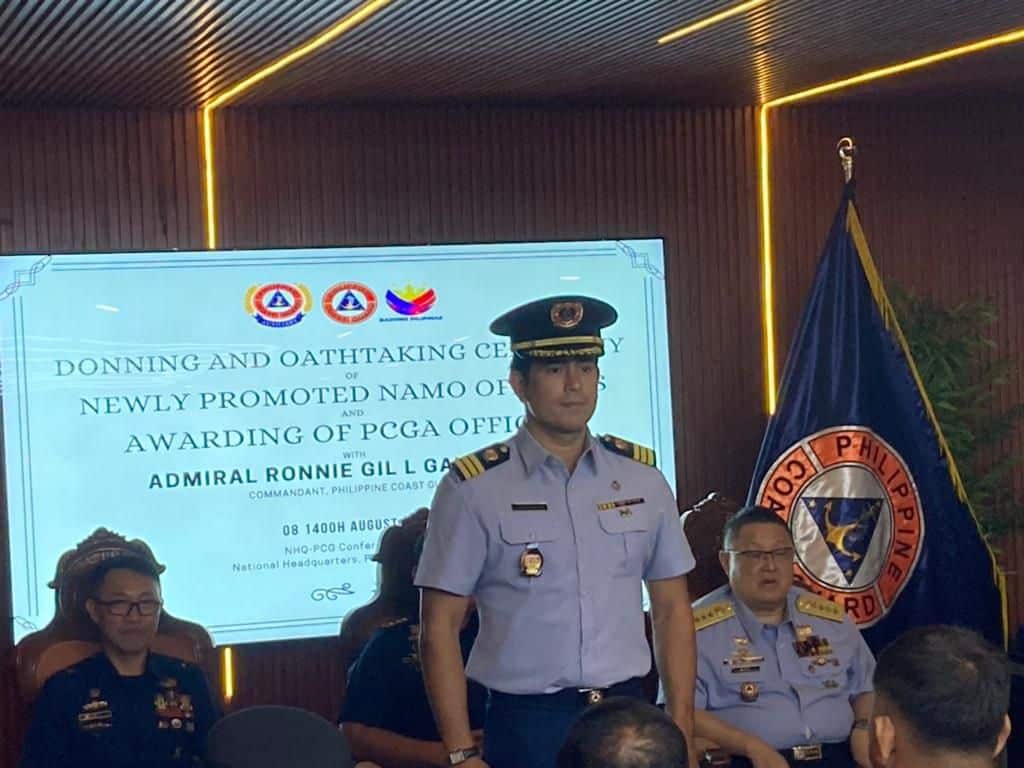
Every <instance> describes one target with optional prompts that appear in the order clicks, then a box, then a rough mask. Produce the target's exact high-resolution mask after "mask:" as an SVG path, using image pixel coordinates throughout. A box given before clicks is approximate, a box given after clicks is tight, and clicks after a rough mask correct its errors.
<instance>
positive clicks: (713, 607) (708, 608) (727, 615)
mask: <svg viewBox="0 0 1024 768" xmlns="http://www.w3.org/2000/svg"><path fill="white" fill-rule="evenodd" d="M735 613H736V611H735V609H734V608H733V607H732V603H730V602H729V601H728V600H722V601H721V602H718V603H711V604H710V605H705V606H701V607H700V608H697V609H695V610H694V612H693V625H694V626H695V627H696V628H697V629H698V630H701V629H706V628H707V627H712V626H714V625H715V624H718V623H719V622H722V621H725V620H726V619H731V618H732V617H733V616H734V615H735Z"/></svg>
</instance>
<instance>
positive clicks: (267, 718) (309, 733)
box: [206, 706, 352, 768]
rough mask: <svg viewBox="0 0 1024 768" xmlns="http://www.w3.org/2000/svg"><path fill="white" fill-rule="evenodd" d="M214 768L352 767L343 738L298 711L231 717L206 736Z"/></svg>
mask: <svg viewBox="0 0 1024 768" xmlns="http://www.w3.org/2000/svg"><path fill="white" fill-rule="evenodd" d="M206 763H207V765H208V766H210V768H285V767H286V768H352V753H351V751H350V750H349V747H348V741H347V740H346V739H345V735H344V734H343V733H342V732H341V731H340V730H338V727H337V726H336V725H334V724H333V723H330V722H328V721H327V720H324V719H323V718H322V717H320V715H316V714H314V713H312V712H308V711H306V710H304V709H297V708H295V707H278V706H259V707H249V708H248V709H242V710H239V711H238V712H233V713H231V714H230V715H228V716H227V717H225V718H224V719H222V720H220V721H218V722H217V723H216V724H214V726H213V728H211V729H210V733H209V736H208V737H207V746H206Z"/></svg>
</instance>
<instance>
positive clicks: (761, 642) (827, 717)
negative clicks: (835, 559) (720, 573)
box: [693, 507, 875, 768]
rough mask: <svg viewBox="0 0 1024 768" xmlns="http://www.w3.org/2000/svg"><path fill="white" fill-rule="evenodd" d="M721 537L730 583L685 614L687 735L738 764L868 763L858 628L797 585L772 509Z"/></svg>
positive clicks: (778, 767) (865, 660)
mask: <svg viewBox="0 0 1024 768" xmlns="http://www.w3.org/2000/svg"><path fill="white" fill-rule="evenodd" d="M722 541H723V549H722V552H721V553H720V554H719V558H720V560H721V563H722V568H723V569H724V570H725V572H726V573H727V574H728V576H729V583H728V584H727V585H726V586H724V587H722V588H720V589H717V590H715V591H714V592H711V593H710V594H708V595H707V596H705V597H704V598H702V599H701V600H698V601H697V602H696V603H695V604H694V608H693V615H694V623H695V624H696V627H697V685H696V692H695V699H696V701H695V707H696V708H695V735H696V736H697V737H698V738H702V739H707V740H709V741H711V742H713V743H715V744H717V745H718V746H720V747H721V748H722V749H723V750H724V751H726V752H728V753H729V754H731V755H732V756H733V758H732V765H733V766H734V768H735V767H738V766H754V768H786V766H787V765H789V766H805V767H806V768H852V766H870V761H869V755H868V731H867V725H868V718H869V717H870V715H871V707H872V704H873V698H874V694H873V692H872V691H873V688H872V683H871V676H872V673H873V672H874V667H875V660H874V657H873V656H872V655H871V651H870V650H869V649H868V646H867V644H866V643H865V642H864V639H863V638H862V637H861V634H860V632H859V630H858V629H857V627H856V625H855V624H854V623H853V621H852V620H851V619H850V618H849V617H848V616H847V615H846V613H845V612H844V611H843V609H842V608H841V607H840V606H838V605H836V604H835V603H832V602H830V601H828V600H825V599H824V598H821V597H818V596H816V595H814V594H812V593H810V592H807V591H805V590H803V589H801V588H799V587H796V586H794V585H793V558H794V547H793V539H792V536H791V534H790V531H789V528H788V526H787V525H786V523H785V522H784V521H783V520H782V518H780V517H779V516H778V515H776V514H775V513H774V512H772V511H771V510H769V509H765V508H763V507H744V508H743V509H741V510H740V511H738V512H737V513H736V514H735V515H733V516H732V517H731V518H730V519H729V521H728V522H727V523H726V524H725V528H724V530H723V535H722ZM708 760H710V757H708Z"/></svg>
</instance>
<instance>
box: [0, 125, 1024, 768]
mask: <svg viewBox="0 0 1024 768" xmlns="http://www.w3.org/2000/svg"><path fill="white" fill-rule="evenodd" d="M1022 111H1024V110H1022V109H1021V108H1020V105H1016V106H1013V105H990V106H989V107H986V108H985V109H982V110H981V111H980V112H979V110H978V109H973V110H970V111H968V109H967V108H962V107H960V106H958V105H941V106H933V107H927V108H917V109H910V108H903V107H900V108H894V107H891V106H870V105H846V106H836V107H831V106H830V107H809V108H799V109H793V110H789V111H786V112H780V113H778V114H776V115H775V116H774V117H773V122H772V126H771V133H772V141H773V146H774V147H775V155H774V162H775V165H774V168H775V173H774V174H773V179H774V184H775V187H774V188H775V198H774V202H775V210H776V217H775V227H776V229H775V231H776V241H775V245H776V253H777V257H778V261H777V264H776V274H777V285H776V289H777V295H778V301H777V310H778V313H779V327H778V332H777V339H778V340H779V343H780V346H781V348H782V350H783V354H784V350H785V348H786V346H787V345H788V339H789V336H790V334H791V333H792V330H793V327H794V325H795V322H796V318H797V316H798V315H799V312H800V310H801V308H802V305H803V301H804V298H805V296H806V291H807V288H808V286H809V284H810V279H811V275H812V273H813V269H814V265H815V263H816V260H817V257H818V254H819V250H820V248H821V245H822V242H823V239H824V236H825V232H826V229H827V226H828V222H829V219H830V217H831V215H832V213H833V210H834V207H835V204H836V202H837V199H838V194H839V180H838V178H839V177H838V170H837V166H836V164H835V162H834V154H833V150H832V146H833V145H834V143H835V140H836V138H837V137H838V136H839V135H841V134H843V133H848V132H849V133H853V134H854V135H855V136H856V137H857V138H858V140H859V142H860V144H861V148H862V155H861V159H860V161H859V163H858V176H859V177H860V179H861V186H860V204H861V210H862V214H863V218H864V223H865V228H866V231H867V235H868V238H869V240H870V242H871V243H872V245H873V248H874V252H875V256H876V258H877V260H878V261H879V264H880V266H881V268H882V271H883V275H884V276H885V277H886V278H887V279H894V280H899V281H900V282H902V283H904V284H906V285H911V286H914V287H916V288H917V289H918V290H919V291H921V292H929V293H934V294H935V295H937V296H941V297H943V298H944V299H948V300H951V301H952V300H958V299H959V298H962V297H965V296H971V295H976V294H977V293H978V292H983V293H984V295H987V296H990V297H991V298H992V300H993V301H995V303H996V304H997V306H998V307H999V309H1000V313H1001V315H1000V321H999V323H998V325H997V328H996V333H997V336H998V338H999V340H1000V343H1001V344H1003V346H1004V348H1005V349H1006V350H1007V351H1008V352H1010V353H1011V354H1013V355H1015V356H1016V359H1017V360H1018V361H1021V362H1024V360H1021V357H1022V356H1024V334H1022V332H1021V330H1022V329H1021V326H1022V321H1021V310H1020V309H1018V308H1017V307H1015V306H1014V297H1016V296H1018V295H1021V290H1022V289H1024V284H1022V282H1024V281H1022V272H1024V269H1022V256H1024V253H1022V242H1024V239H1022V238H1021V237H1020V225H1019V224H1018V223H1017V220H1018V219H1019V218H1020V217H1019V211H1020V210H1021V203H1022V202H1024V201H1022V200H1021V194H1022V193H1021V191H1020V189H1019V188H1015V187H1014V185H1013V184H1012V183H1011V181H1010V180H1011V179H1012V178H1013V176H1014V175H1016V176H1017V177H1018V178H1019V177H1020V173H1021V170H1024V169H1022V168H1021V166H1020V162H1021V161H1020V160H1019V159H1017V158H1016V157H1014V155H1013V152H1014V151H1015V150H1016V148H1015V147H1013V146H1011V138H1010V137H1011V136H1012V134H1013V132H1014V131H1015V130H1016V126H1018V125H1020V121H1021V118H1022V117H1024V115H1022V114H1021V112H1022ZM215 127H216V135H217V140H218V147H219V154H218V163H217V169H218V175H217V183H218V197H219V200H220V202H221V215H220V232H221V246H222V247H266V246H274V245H280V246H293V245H346V244H386V243H441V242H467V241H474V240H483V241H502V240H523V239H556V238H566V239H568V238H597V237H634V236H636V237H639V236H650V235H657V236H662V237H664V238H665V245H666V254H667V258H668V281H669V286H668V293H669V305H670V306H669V319H670V324H671V329H670V331H671V334H672V339H673V345H672V364H673V369H672V372H673V380H674V382H676V387H675V392H674V397H675V407H676V413H677V424H676V441H677V446H678V449H679V452H678V457H677V464H678V466H677V476H678V485H679V495H680V498H681V500H683V501H690V500H693V499H695V498H697V497H699V496H700V495H702V494H704V493H705V492H707V491H709V490H712V489H716V490H722V491H725V492H727V493H729V494H731V495H734V496H735V497H737V498H740V497H742V495H743V494H744V492H745V489H746V482H747V480H748V478H749V473H750V470H751V468H752V465H753V461H754V458H755V455H756V452H757V447H758V445H759V442H760V438H761V434H762V431H763V427H764V417H763V414H762V407H763V406H762V403H763V394H762V383H761V382H762V373H761V370H762V369H761V335H760V309H759V290H760V285H759V281H760V274H759V264H758V253H757V250H758V249H757V220H756V200H757V197H756V165H755V151H756V147H755V135H756V134H755V130H754V112H753V110H752V109H724V108H723V109H711V108H708V109H684V108H658V109H648V108H643V109H639V108H638V109H574V110H568V109H554V108H552V109H545V108H522V109H512V108H509V109H504V108H492V107H487V108H470V107H459V108H455V107H452V108H436V109H435V108H430V109H427V108H418V109H401V108H397V109H357V110H343V109H316V110H310V109H274V110H261V111H255V110H253V111H250V110H225V111H224V112H223V113H221V115H220V116H219V118H218V120H217V123H216V126H215ZM200 168H201V165H200V158H199V144H198V133H197V120H196V115H195V114H193V113H189V112H125V111H120V112H80V111H75V112H58V111H52V112H11V111H6V112H2V111H0V253H11V252H33V251H45V250H53V251H81V250H85V251H88V250H101V251H102V250H132V249H162V248H181V249H186V248H198V247H202V245H203V232H202V207H201V203H202V201H201V194H200V186H199V179H200ZM780 366H781V360H780ZM1018 370H1019V367H1018ZM1022 387H1024V385H1022V382H1021V380H1020V378H1019V376H1018V378H1017V379H1015V381H1014V382H1013V383H1012V385H1011V386H1010V387H1008V388H1007V391H1006V392H1005V393H1003V396H1004V399H1005V400H1006V401H1007V402H1009V401H1010V400H1011V399H1013V398H1016V399H1017V400H1020V399H1022V398H1024V391H1022ZM1022 444H1024V443H1022V437H1021V436H1020V435H1018V436H1017V439H1016V442H1015V443H1014V446H1015V448H1016V449H1017V450H1019V449H1020V447H1021V446H1022ZM5 531H6V521H5V520H4V519H0V544H3V541H2V539H3V536H4V535H5ZM6 551H7V550H6V547H5V546H4V547H2V548H0V574H6V573H7V571H8V570H9V569H8V567H7V564H6V562H5V560H6ZM1006 554H1007V558H1008V561H1009V564H1010V566H1011V568H1015V567H1016V566H1015V564H1016V562H1017V558H1018V557H1024V546H1021V547H1020V548H1019V550H1018V549H1017V548H1014V547H1012V546H1011V547H1008V548H1007V553H1006ZM0 586H3V584H2V582H0ZM169 599H170V601H171V602H172V604H173V596H169ZM1022 600H1024V594H1022V592H1021V590H1020V589H1015V592H1014V603H1013V606H1014V610H1015V616H1021V615H1024V604H1018V602H1019V601H1022ZM174 610H175V611H176V612H177V613H180V614H182V615H187V610H185V609H183V607H174ZM9 614H10V605H9V590H7V589H0V616H9ZM0 640H2V637H0ZM335 651H336V647H335V643H334V642H333V640H331V639H323V640H314V641H302V642H295V643H268V644H260V645H253V646H244V647H239V648H237V649H236V668H237V673H238V693H237V696H236V698H235V700H234V702H233V705H234V706H244V705H247V704H251V703H256V702H277V703H285V704H293V705H297V706H304V707H307V708H310V709H313V710H316V711H319V712H321V713H322V714H324V715H326V716H328V717H333V716H334V714H335V711H336V709H337V706H338V700H337V699H338V697H337V690H338V683H339V681H340V679H341V676H342V674H343V670H341V669H340V665H339V664H338V663H337V654H336V652H335ZM20 717H21V712H20V707H19V705H18V703H17V698H16V696H15V695H14V690H13V681H12V679H11V677H10V672H9V665H4V666H3V668H2V671H0V768H8V767H9V766H13V764H14V763H13V761H14V758H15V755H16V753H17V749H18V744H19V742H20V738H21V735H20V730H21V727H20V723H21V719H20Z"/></svg>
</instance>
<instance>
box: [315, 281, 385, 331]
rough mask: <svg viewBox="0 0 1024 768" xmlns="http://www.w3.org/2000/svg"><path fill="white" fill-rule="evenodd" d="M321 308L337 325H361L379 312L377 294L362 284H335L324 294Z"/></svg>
mask: <svg viewBox="0 0 1024 768" xmlns="http://www.w3.org/2000/svg"><path fill="white" fill-rule="evenodd" d="M320 306H321V307H322V308H323V310H324V314H325V315H327V316H328V317H329V318H331V320H333V321H334V322H336V323H344V324H346V325H351V324H352V323H361V322H363V320H366V319H367V318H369V317H370V315H372V314H373V313H374V312H376V311H377V294H375V293H374V292H373V291H371V290H370V289H369V288H368V287H367V286H365V285H363V284H362V283H335V284H334V285H332V286H331V287H330V288H328V289H327V291H326V292H325V293H324V296H323V299H321V301H320Z"/></svg>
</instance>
